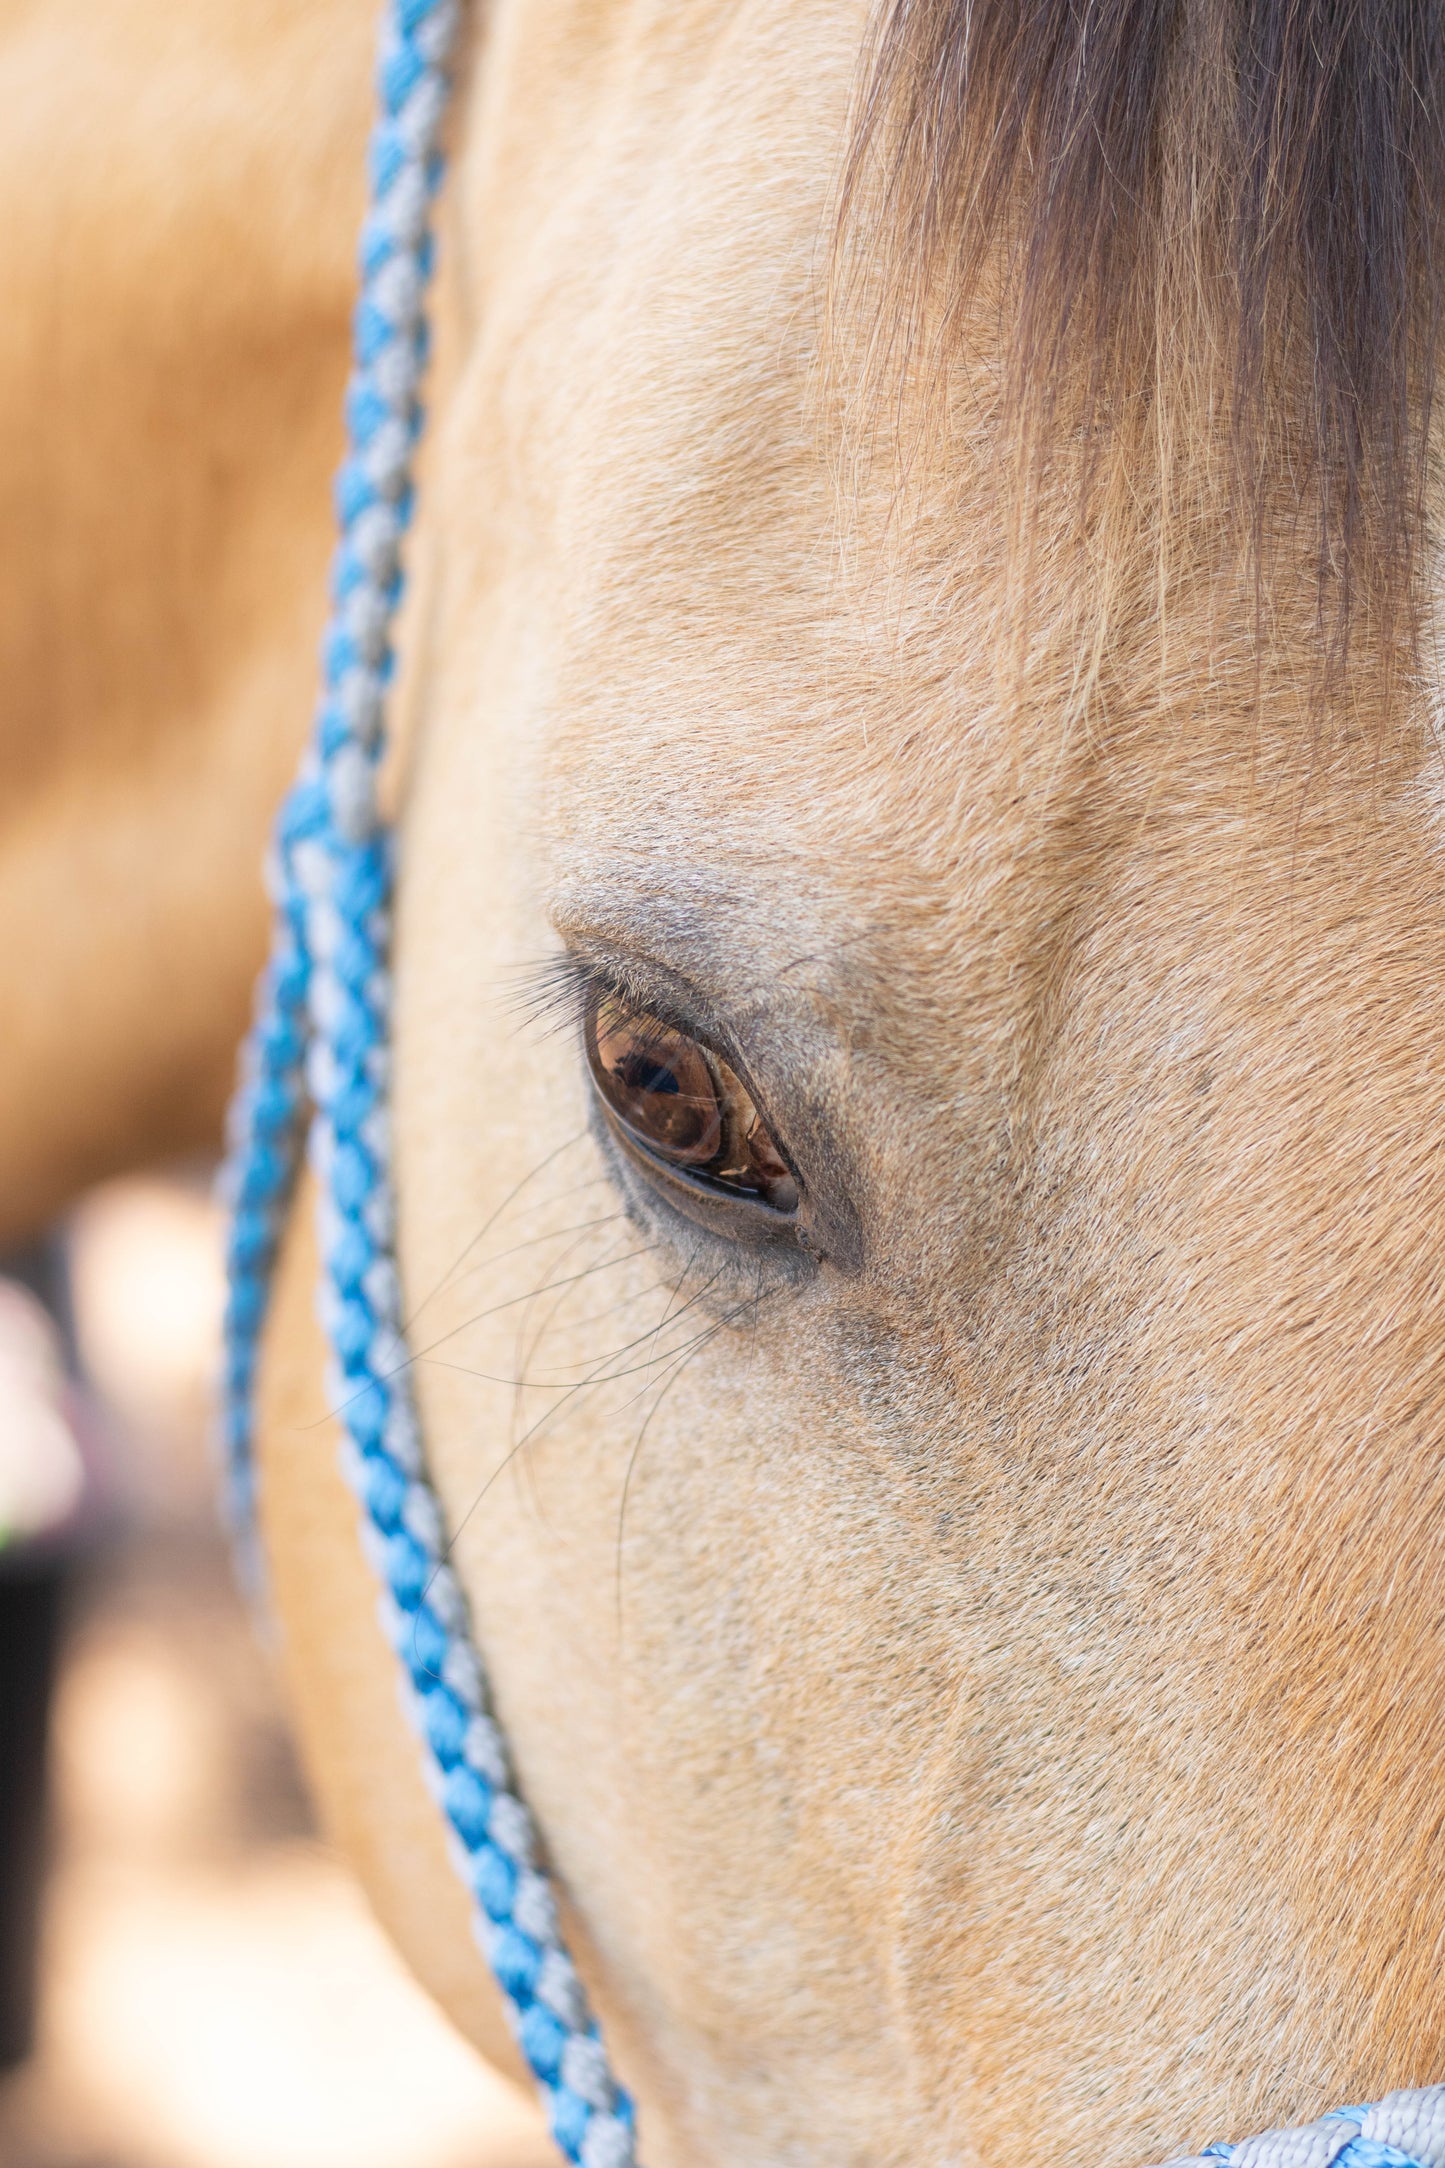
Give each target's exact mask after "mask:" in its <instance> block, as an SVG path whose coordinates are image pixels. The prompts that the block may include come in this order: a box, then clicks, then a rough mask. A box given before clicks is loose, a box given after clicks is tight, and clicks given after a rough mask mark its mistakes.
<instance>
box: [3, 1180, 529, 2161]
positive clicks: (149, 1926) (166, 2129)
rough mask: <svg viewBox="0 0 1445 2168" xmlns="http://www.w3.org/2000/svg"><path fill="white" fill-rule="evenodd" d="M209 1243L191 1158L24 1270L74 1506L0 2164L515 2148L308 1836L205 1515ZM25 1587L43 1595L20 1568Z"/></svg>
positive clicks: (72, 1228)
mask: <svg viewBox="0 0 1445 2168" xmlns="http://www.w3.org/2000/svg"><path fill="white" fill-rule="evenodd" d="M220 1248H221V1229H220V1222H219V1217H218V1214H217V1211H216V1208H215V1206H214V1205H213V1204H212V1202H211V1197H210V1174H209V1170H208V1169H206V1168H199V1167H197V1168H190V1167H187V1168H181V1169H178V1170H170V1171H168V1172H166V1173H164V1174H158V1175H155V1176H150V1177H146V1178H143V1179H128V1180H126V1181H123V1182H117V1183H113V1184H110V1185H108V1186H106V1187H105V1188H103V1189H101V1190H99V1191H97V1192H95V1193H94V1194H93V1195H91V1196H90V1197H88V1198H87V1199H86V1200H85V1201H84V1202H83V1203H82V1205H81V1206H80V1208H79V1209H78V1210H77V1211H76V1212H75V1213H74V1214H73V1215H72V1216H71V1218H70V1220H69V1221H68V1222H67V1224H66V1226H65V1227H64V1228H63V1229H62V1230H59V1231H57V1233H56V1235H55V1237H54V1239H53V1241H52V1242H50V1243H48V1244H47V1245H45V1247H44V1250H43V1252H40V1253H36V1255H35V1256H33V1257H31V1258H30V1259H28V1260H25V1261H22V1269H24V1270H25V1276H26V1277H27V1278H28V1279H29V1280H30V1282H31V1284H43V1285H44V1287H45V1291H46V1293H47V1296H48V1299H49V1302H50V1305H51V1307H52V1309H58V1310H59V1311H60V1312H61V1313H62V1315H64V1313H66V1312H67V1311H68V1316H66V1317H65V1323H66V1327H67V1336H68V1338H69V1340H70V1343H71V1348H72V1360H73V1361H74V1363H75V1365H76V1366H77V1368H78V1372H79V1381H80V1390H79V1392H78V1394H77V1395H76V1396H75V1398H74V1403H73V1411H72V1421H73V1427H74V1428H75V1429H76V1431H77V1433H78V1434H79V1435H80V1438H81V1443H82V1446H83V1448H84V1457H85V1460H86V1463H87V1467H88V1470H89V1483H88V1489H89V1492H90V1499H91V1502H90V1504H89V1506H88V1508H87V1511H86V1514H85V1516H84V1518H83V1521H82V1525H81V1530H80V1534H79V1536H78V1537H72V1538H71V1540H70V1543H69V1545H68V1549H69V1551H70V1552H72V1553H73V1554H74V1556H73V1559H72V1560H71V1561H70V1562H68V1563H67V1564H66V1565H65V1567H64V1570H63V1573H62V1574H60V1575H57V1576H54V1577H53V1578H56V1579H59V1580H60V1581H61V1583H62V1586H61V1590H60V1601H59V1604H58V1607H57V1609H56V1615H55V1616H56V1631H57V1636H58V1642H57V1658H56V1674H55V1685H54V1695H53V1701H52V1705H51V1710H50V1721H49V1767H50V1784H49V1801H48V1808H47V1812H46V1817H45V1822H46V1827H45V1829H44V1832H43V1839H42V1838H41V1837H40V1836H39V1835H37V1833H35V1832H30V1833H28V1834H27V1831H26V1829H25V1827H24V1826H21V1827H20V1834H19V1835H18V1836H16V1835H14V1834H13V1833H12V1834H11V1835H10V1836H9V1838H8V1842H9V1845H10V1856H11V1857H12V1859H15V1858H19V1857H21V1856H24V1853H25V1847H26V1845H27V1844H28V1843H29V1842H30V1838H31V1836H32V1835H34V1836H36V1841H37V1844H38V1845H43V1858H44V1873H43V1876H42V1872H41V1864H42V1851H41V1849H37V1851H36V1854H35V1858H34V1861H33V1864H32V1866H31V1867H30V1868H29V1869H28V1870H27V1873H26V1876H25V1878H24V1879H25V1881H26V1884H27V1886H29V1885H30V1884H31V1883H33V1885H34V1889H35V1891H36V1892H37V1893H38V1894H39V1897H40V1907H39V1917H38V1923H37V1932H38V1947H39V1965H38V1980H39V1994H38V2000H37V2003H36V2007H35V2013H34V2018H35V2022H34V2033H33V2046H32V2047H31V2049H30V2052H29V2054H28V2055H24V2056H23V2058H22V2059H20V2060H18V2061H16V2062H14V2065H13V2067H11V2068H10V2069H9V2070H8V2071H7V2072H5V2073H4V2074H3V2075H0V2168H541V2164H542V2163H544V2162H548V2161H549V2160H550V2159H551V2158H552V2155H551V2153H550V2149H549V2148H548V2146H547V2144H546V2141H545V2139H544V2138H543V2136H542V2131H541V2123H540V2118H539V2117H538V2116H537V2114H536V2111H535V2110H534V2108H533V2106H532V2104H531V2103H530V2102H528V2101H525V2100H524V2099H523V2098H522V2096H521V2095H520V2094H519V2093H517V2092H516V2091H515V2090H514V2089H513V2088H512V2087H511V2086H510V2085H509V2084H508V2083H507V2082H506V2081H505V2080H503V2079H502V2078H500V2077H497V2076H495V2075H494V2074H493V2073H492V2072H490V2070H489V2069H488V2068H487V2067H486V2066H485V2065H484V2064H483V2063H482V2062H481V2061H480V2060H479V2059H478V2058H477V2057H476V2056H475V2055H474V2054H473V2053H472V2051H471V2050H470V2049H469V2048H468V2047H467V2046H466V2045H465V2044H464V2043H463V2042H462V2041H461V2040H460V2039H459V2038H458V2037H457V2035H456V2034H455V2033H454V2032H452V2031H451V2029H450V2028H449V2026H448V2025H447V2024H446V2022H445V2020H444V2019H443V2018H442V2017H441V2016H440V2014H439V2013H438V2012H437V2011H436V2009H435V2008H434V2007H433V2006H432V2004H431V2003H430V2002H429V2001H428V2000H427V1998H426V1997H425V1996H424V1995H423V1994H422V1992H421V1990H420V1989H419V1988H418V1987H416V1986H415V1985H414V1984H413V1983H412V1981H411V1980H410V1979H409V1977H408V1976H407V1975H406V1974H405V1973H404V1972H403V1971H402V1969H401V1966H400V1964H399V1961H398V1960H397V1959H396V1958H395V1957H394V1956H393V1955H392V1953H391V1950H390V1948H389V1945H388V1944H387V1943H386V1941H385V1940H384V1938H383V1937H382V1935H381V1933H380V1931H379V1930H378V1929H377V1928H376V1927H375V1925H374V1924H373V1922H372V1920H371V1919H370V1917H369V1915H368V1913H367V1910H366V1906H365V1903H364V1901H363V1900H362V1898H361V1896H360V1894H359V1892H358V1891H357V1889H356V1887H355V1886H354V1884H353V1883H352V1881H351V1880H350V1879H349V1877H348V1876H347V1874H346V1873H345V1871H344V1870H343V1869H342V1867H341V1866H340V1865H339V1863H338V1862H337V1861H336V1860H335V1859H334V1858H333V1857H331V1856H330V1855H329V1854H328V1852H327V1850H326V1848H325V1846H324V1845H323V1844H322V1842H321V1841H320V1839H319V1837H318V1835H317V1833H316V1831H315V1829H314V1828H313V1826H312V1823H311V1820H310V1816H309V1813H308V1808H307V1803H306V1799H305V1795H304V1791H303V1788H302V1785H301V1782H300V1779H299V1775H298V1772H297V1769H296V1766H295V1762H294V1759H293V1756H292V1752H291V1748H290V1745H289V1742H288V1738H287V1733H286V1727H285V1720H284V1714H283V1711H282V1709H281V1706H280V1702H279V1697H278V1691H277V1686H276V1681H275V1679H274V1678H273V1676H272V1673H271V1670H270V1667H269V1664H268V1662H267V1659H266V1657H265V1654H264V1652H263V1650H262V1647H261V1645H260V1642H259V1640H258V1637H257V1634H256V1631H255V1629H254V1627H253V1624H252V1622H251V1620H250V1619H249V1618H248V1617H247V1615H246V1613H245V1610H244V1608H243V1606H242V1605H241V1603H240V1600H239V1598H238V1596H237V1594H236V1590H235V1584H234V1581H233V1578H232V1575H231V1570H230V1562H229V1559H228V1557H227V1554H226V1550H225V1545H224V1543H223V1541H222V1539H221V1537H220V1534H219V1532H218V1529H217V1524H216V1518H215V1505H214V1478H213V1467H212V1461H211V1456H210V1450H209V1443H208V1425H209V1416H210V1379H211V1377H212V1375H213V1374H214V1370H215V1365H216V1354H217V1338H218V1331H219V1322H220V1312H221V1301H222V1288H221V1270H220ZM0 1555H3V1554H0ZM9 1555H11V1556H12V1557H13V1555H14V1553H13V1552H12V1553H11V1554H9ZM11 1579H12V1584H13V1585H12V1586H11V1587H10V1589H9V1590H8V1591H0V1593H3V1595H4V1600H5V1601H6V1602H13V1601H15V1600H16V1594H17V1589H18V1588H19V1584H18V1583H15V1582H14V1576H13V1575H12V1577H11ZM27 1587H28V1588H29V1591H30V1593H29V1594H26V1593H25V1591H24V1590H21V1591H20V1593H21V1594H22V1595H23V1596H24V1600H25V1601H26V1602H30V1601H31V1596H33V1595H34V1594H35V1592H36V1591H45V1592H47V1593H45V1594H44V1595H43V1597H42V1609H43V1605H44V1602H45V1601H48V1580H47V1577H46V1576H45V1575H42V1576H40V1577H39V1578H36V1579H34V1580H33V1582H32V1583H31V1584H27ZM32 1610H33V1604H32ZM48 1617H49V1613H48V1612H45V1618H47V1619H48ZM29 1630H30V1629H29V1628H27V1632H28V1631H29ZM46 1630H48V1628H46V1627H45V1625H44V1621H43V1620H42V1630H41V1635H40V1638H41V1639H42V1640H43V1638H44V1632H45V1631H46ZM12 1683H13V1682H12ZM7 1786H8V1787H9V1790H10V1793H11V1795H12V1796H11V1799H10V1802H9V1805H10V1807H11V1808H14V1807H15V1805H16V1800H15V1797H14V1795H15V1792H16V1777H15V1771H14V1769H13V1768H12V1770H11V1771H9V1772H7V1771H6V1770H5V1769H3V1768H0V1811H4V1810H5V1794H6V1790H7ZM19 1804H20V1808H21V1809H22V1810H23V1808H24V1804H25V1803H24V1801H23V1800H22V1801H20V1803H19ZM24 1821H25V1816H24V1812H23V1811H21V1813H20V1824H21V1825H23V1824H24ZM22 1929H23V1922H22ZM15 2022H16V2020H15V2018H14V2015H13V2013H12V2014H11V2016H10V2019H9V2023H10V2026H11V2029H12V2032H13V2030H14V2026H15ZM0 2029H3V2028H0ZM22 2048H23V2043H20V2044H16V2043H15V2042H14V2041H12V2044H11V2047H10V2054H11V2056H12V2058H14V2057H16V2056H21V2054H22Z"/></svg>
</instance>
